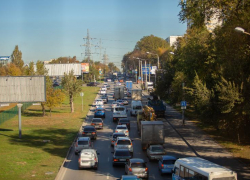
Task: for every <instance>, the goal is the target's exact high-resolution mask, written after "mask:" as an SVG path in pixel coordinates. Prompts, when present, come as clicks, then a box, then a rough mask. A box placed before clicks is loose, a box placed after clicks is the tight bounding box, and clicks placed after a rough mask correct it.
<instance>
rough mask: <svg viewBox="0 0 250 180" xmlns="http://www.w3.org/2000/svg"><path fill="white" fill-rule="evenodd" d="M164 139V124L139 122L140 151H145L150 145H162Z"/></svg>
mask: <svg viewBox="0 0 250 180" xmlns="http://www.w3.org/2000/svg"><path fill="white" fill-rule="evenodd" d="M164 138H165V135H164V124H163V122H162V121H141V147H142V150H146V149H147V148H148V147H149V146H150V145H156V144H160V145H163V144H164Z"/></svg>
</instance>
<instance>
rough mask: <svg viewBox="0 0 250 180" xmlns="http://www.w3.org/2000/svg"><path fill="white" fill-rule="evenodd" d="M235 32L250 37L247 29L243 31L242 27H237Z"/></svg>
mask: <svg viewBox="0 0 250 180" xmlns="http://www.w3.org/2000/svg"><path fill="white" fill-rule="evenodd" d="M234 30H235V31H236V32H239V33H243V34H247V35H250V33H248V32H246V31H245V29H243V28H242V27H236V28H234Z"/></svg>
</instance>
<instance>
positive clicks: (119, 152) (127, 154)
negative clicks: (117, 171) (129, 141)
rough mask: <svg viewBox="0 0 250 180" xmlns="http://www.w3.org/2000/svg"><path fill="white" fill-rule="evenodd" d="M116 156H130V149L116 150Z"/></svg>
mask: <svg viewBox="0 0 250 180" xmlns="http://www.w3.org/2000/svg"><path fill="white" fill-rule="evenodd" d="M115 156H130V153H129V151H116V152H115Z"/></svg>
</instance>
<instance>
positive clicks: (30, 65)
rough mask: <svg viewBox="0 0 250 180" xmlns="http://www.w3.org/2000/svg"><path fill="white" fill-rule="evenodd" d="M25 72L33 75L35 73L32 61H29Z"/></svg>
mask: <svg viewBox="0 0 250 180" xmlns="http://www.w3.org/2000/svg"><path fill="white" fill-rule="evenodd" d="M25 74H26V75H27V76H34V75H35V74H36V73H35V69H34V62H30V63H29V66H28V67H27V68H26V69H25Z"/></svg>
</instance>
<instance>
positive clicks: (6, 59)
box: [0, 56, 10, 65]
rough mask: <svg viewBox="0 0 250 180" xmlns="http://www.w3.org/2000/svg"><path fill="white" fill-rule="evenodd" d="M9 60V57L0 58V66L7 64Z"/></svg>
mask: <svg viewBox="0 0 250 180" xmlns="http://www.w3.org/2000/svg"><path fill="white" fill-rule="evenodd" d="M9 60H10V56H0V64H1V65H6V64H8V61H9Z"/></svg>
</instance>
